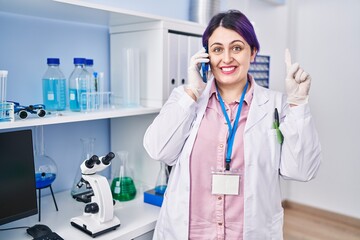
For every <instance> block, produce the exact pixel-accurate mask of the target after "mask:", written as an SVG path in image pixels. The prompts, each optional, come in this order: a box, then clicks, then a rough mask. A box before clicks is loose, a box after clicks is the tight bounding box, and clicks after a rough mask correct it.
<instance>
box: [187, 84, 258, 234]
mask: <svg viewBox="0 0 360 240" xmlns="http://www.w3.org/2000/svg"><path fill="white" fill-rule="evenodd" d="M250 83H251V85H250V89H249V91H248V92H247V93H246V95H245V99H244V104H243V107H242V111H241V115H240V121H239V124H238V129H237V131H236V135H235V141H234V145H233V152H232V155H231V156H232V158H231V164H230V167H231V169H237V170H239V171H240V173H241V174H243V172H244V142H243V133H244V128H245V123H246V119H247V116H248V112H249V109H250V104H251V101H252V96H253V92H254V84H253V80H251V81H250ZM225 106H226V110H227V113H228V115H229V118H230V120H231V124H232V125H233V122H234V119H235V117H236V112H237V109H238V106H239V100H237V101H235V102H232V103H230V104H225ZM227 137H228V125H227V123H226V120H225V117H224V114H223V112H222V110H221V106H220V102H219V100H218V97H217V94H216V87H215V81H213V83H212V86H211V91H210V95H209V102H208V105H207V109H206V111H205V114H204V117H203V119H202V121H201V124H200V128H199V132H198V135H197V137H196V140H195V143H194V146H193V150H192V154H191V156H190V189H191V190H190V191H191V192H190V224H189V239H196V240H201V239H206V240H209V239H227V240H230V239H236V240H239V239H240V240H241V239H243V222H244V221H243V219H244V198H243V196H244V194H243V189H244V182H243V181H242V176H241V180H240V191H239V193H240V194H239V195H226V196H225V195H212V194H211V176H212V175H211V172H212V171H213V170H216V169H225V155H226V147H227V146H226V141H227Z"/></svg>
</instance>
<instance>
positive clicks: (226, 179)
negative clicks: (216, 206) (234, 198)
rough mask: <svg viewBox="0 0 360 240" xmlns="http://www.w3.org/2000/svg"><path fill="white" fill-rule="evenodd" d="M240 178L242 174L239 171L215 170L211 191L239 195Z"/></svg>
mask: <svg viewBox="0 0 360 240" xmlns="http://www.w3.org/2000/svg"><path fill="white" fill-rule="evenodd" d="M240 179H241V178H240V174H239V173H238V172H232V171H225V172H213V173H212V187H211V193H212V194H221V195H239V192H240Z"/></svg>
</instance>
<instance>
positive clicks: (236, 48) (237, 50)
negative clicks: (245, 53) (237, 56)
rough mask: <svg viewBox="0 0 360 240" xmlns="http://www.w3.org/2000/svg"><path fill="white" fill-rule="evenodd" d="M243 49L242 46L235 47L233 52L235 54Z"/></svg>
mask: <svg viewBox="0 0 360 240" xmlns="http://www.w3.org/2000/svg"><path fill="white" fill-rule="evenodd" d="M241 49H242V48H241V47H240V46H234V47H233V48H232V50H233V51H234V52H240V51H241Z"/></svg>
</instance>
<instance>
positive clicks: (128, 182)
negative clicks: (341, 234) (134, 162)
mask: <svg viewBox="0 0 360 240" xmlns="http://www.w3.org/2000/svg"><path fill="white" fill-rule="evenodd" d="M128 154H129V153H128V152H127V151H119V152H117V158H118V161H119V164H118V166H116V164H114V167H118V170H116V169H114V171H113V180H112V183H111V193H112V195H113V199H115V200H119V201H129V200H132V199H134V198H135V196H136V187H135V184H134V180H133V177H132V174H131V172H130V169H128V166H127V161H128Z"/></svg>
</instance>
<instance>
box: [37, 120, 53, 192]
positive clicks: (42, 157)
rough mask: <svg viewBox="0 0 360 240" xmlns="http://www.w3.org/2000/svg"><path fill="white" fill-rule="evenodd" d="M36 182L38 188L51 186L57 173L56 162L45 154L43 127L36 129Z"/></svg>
mask: <svg viewBox="0 0 360 240" xmlns="http://www.w3.org/2000/svg"><path fill="white" fill-rule="evenodd" d="M34 132H35V181H36V188H38V189H41V188H45V187H48V186H50V185H51V184H52V183H53V182H54V180H55V178H56V173H57V166H56V163H55V161H54V160H53V159H52V158H50V157H49V156H47V155H46V154H45V144H44V129H43V126H36V127H35V131H34Z"/></svg>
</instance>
